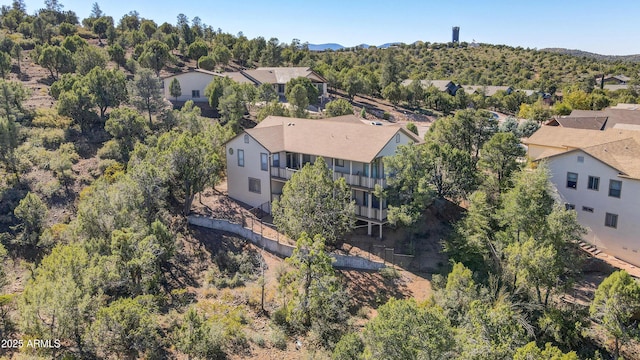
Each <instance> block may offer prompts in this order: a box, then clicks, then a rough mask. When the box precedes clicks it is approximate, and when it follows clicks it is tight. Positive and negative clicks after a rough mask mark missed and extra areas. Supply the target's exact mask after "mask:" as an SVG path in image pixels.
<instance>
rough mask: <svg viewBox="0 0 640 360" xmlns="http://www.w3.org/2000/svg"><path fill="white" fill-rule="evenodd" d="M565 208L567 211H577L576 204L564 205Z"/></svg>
mask: <svg viewBox="0 0 640 360" xmlns="http://www.w3.org/2000/svg"><path fill="white" fill-rule="evenodd" d="M564 208H565V209H566V210H575V209H576V206H575V205H574V204H569V203H566V204H564Z"/></svg>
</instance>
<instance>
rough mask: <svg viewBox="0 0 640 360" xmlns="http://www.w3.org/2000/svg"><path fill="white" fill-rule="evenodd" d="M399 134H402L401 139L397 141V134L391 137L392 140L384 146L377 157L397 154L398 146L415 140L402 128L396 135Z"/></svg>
mask: <svg viewBox="0 0 640 360" xmlns="http://www.w3.org/2000/svg"><path fill="white" fill-rule="evenodd" d="M397 134H400V139H399V140H400V141H398V142H396V136H395V135H394V136H393V138H391V140H389V142H388V143H387V144H386V145H385V146H384V147H383V148H382V150H380V152H379V153H378V156H377V157H383V156H393V155H395V153H396V149H397V148H398V146H400V145H407V144H410V143H412V142H414V141H413V140H412V139H411V138H410V137H409V136H407V135H406V134H405V133H403V132H402V131H400V130H398V132H397V133H396V135H397Z"/></svg>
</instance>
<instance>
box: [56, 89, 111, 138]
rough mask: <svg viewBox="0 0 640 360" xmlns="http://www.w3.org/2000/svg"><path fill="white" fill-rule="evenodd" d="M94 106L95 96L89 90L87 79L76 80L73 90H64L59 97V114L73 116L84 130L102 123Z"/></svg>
mask: <svg viewBox="0 0 640 360" xmlns="http://www.w3.org/2000/svg"><path fill="white" fill-rule="evenodd" d="M94 107H95V97H94V96H93V94H91V93H90V92H89V88H88V86H87V84H86V81H76V82H75V83H74V84H73V86H72V89H71V90H69V91H63V92H62V93H61V94H60V97H59V98H58V114H60V115H64V116H68V117H70V118H72V119H73V120H74V121H76V122H77V123H78V124H79V125H80V128H81V130H82V132H87V131H89V130H90V129H91V128H92V127H93V126H94V125H95V124H99V123H100V120H101V119H100V117H99V116H98V115H97V114H96V113H95V112H93V108H94Z"/></svg>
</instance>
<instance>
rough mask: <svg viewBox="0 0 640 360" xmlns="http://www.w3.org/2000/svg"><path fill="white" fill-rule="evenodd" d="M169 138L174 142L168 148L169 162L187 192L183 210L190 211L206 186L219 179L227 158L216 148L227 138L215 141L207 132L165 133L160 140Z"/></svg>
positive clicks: (176, 179)
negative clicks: (195, 198) (220, 154)
mask: <svg viewBox="0 0 640 360" xmlns="http://www.w3.org/2000/svg"><path fill="white" fill-rule="evenodd" d="M212 131H217V132H220V130H212ZM169 139H172V141H171V142H170V145H169V147H168V148H167V150H166V156H167V161H168V164H169V167H170V170H171V175H172V177H173V179H175V181H176V183H177V184H181V191H182V193H183V194H184V204H183V205H184V206H183V213H184V214H185V215H186V214H189V212H190V211H191V204H192V202H193V199H194V197H195V195H196V194H197V193H199V192H201V191H203V190H204V189H205V187H206V186H209V185H211V186H213V185H215V184H217V183H218V182H219V181H220V177H221V173H222V170H223V168H224V164H223V160H222V159H224V158H221V157H220V156H219V154H218V153H217V152H216V148H215V147H217V146H221V145H222V143H223V142H224V141H226V139H225V140H223V142H219V143H216V144H214V143H213V142H212V141H211V137H210V136H207V134H206V133H201V134H190V133H187V132H185V133H182V134H175V133H173V132H170V133H166V134H165V135H163V136H162V137H161V139H160V141H161V142H162V141H164V142H166V141H167V140H169ZM219 140H222V139H219Z"/></svg>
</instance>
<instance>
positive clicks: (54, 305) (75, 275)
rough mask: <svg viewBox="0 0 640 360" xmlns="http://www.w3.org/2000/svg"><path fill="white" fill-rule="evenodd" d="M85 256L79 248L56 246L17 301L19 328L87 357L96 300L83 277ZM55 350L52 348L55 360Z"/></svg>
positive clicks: (85, 262)
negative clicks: (75, 350)
mask: <svg viewBox="0 0 640 360" xmlns="http://www.w3.org/2000/svg"><path fill="white" fill-rule="evenodd" d="M89 263H90V259H89V255H88V254H87V252H86V250H85V249H84V247H83V246H81V245H79V244H73V245H57V246H56V247H54V248H53V250H52V251H51V254H49V255H47V256H45V257H44V258H43V259H42V262H41V263H40V264H39V266H38V267H37V268H36V270H35V273H34V276H33V277H32V278H31V279H29V281H28V282H27V283H26V285H25V288H24V291H23V293H22V295H21V296H20V298H19V300H18V311H19V312H20V314H22V316H21V317H20V329H21V330H22V331H23V333H25V334H29V335H30V336H34V337H36V338H43V339H59V340H60V341H61V342H62V343H63V344H64V343H66V342H67V341H68V342H70V343H71V344H73V346H75V347H76V348H77V349H78V352H79V353H80V355H81V356H82V355H85V356H87V355H89V348H90V347H89V346H88V345H87V343H86V335H87V332H88V328H89V326H90V324H91V321H92V318H93V316H94V315H95V311H96V306H97V305H98V304H99V303H100V301H99V299H97V298H95V297H93V296H92V294H91V292H92V289H91V288H92V285H91V284H90V283H89V282H88V281H87V278H85V276H84V274H86V273H87V271H88V269H89V266H90V265H89ZM56 351H57V350H56V349H52V352H53V354H52V355H54V356H52V357H55V353H56Z"/></svg>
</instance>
